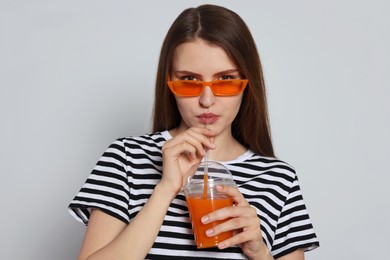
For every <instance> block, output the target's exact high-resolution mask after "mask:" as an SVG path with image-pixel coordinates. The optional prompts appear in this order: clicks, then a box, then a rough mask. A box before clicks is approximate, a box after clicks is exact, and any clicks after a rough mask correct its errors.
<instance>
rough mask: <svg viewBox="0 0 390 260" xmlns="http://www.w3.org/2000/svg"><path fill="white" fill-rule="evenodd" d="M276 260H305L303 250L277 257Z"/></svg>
mask: <svg viewBox="0 0 390 260" xmlns="http://www.w3.org/2000/svg"><path fill="white" fill-rule="evenodd" d="M277 260H305V250H303V248H300V249H297V250H295V251H293V252H291V253H289V254H287V255H284V256H282V257H279V258H278V259H277Z"/></svg>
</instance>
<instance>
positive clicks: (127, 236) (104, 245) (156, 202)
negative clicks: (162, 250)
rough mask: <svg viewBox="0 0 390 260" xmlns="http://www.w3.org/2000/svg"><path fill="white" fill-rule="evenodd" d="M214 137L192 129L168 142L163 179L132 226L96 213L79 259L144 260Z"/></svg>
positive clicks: (90, 221) (207, 130)
mask: <svg viewBox="0 0 390 260" xmlns="http://www.w3.org/2000/svg"><path fill="white" fill-rule="evenodd" d="M214 135H215V133H214V131H212V130H209V129H206V128H190V129H187V130H186V131H184V132H182V133H180V134H178V135H177V136H176V137H174V138H172V139H171V140H169V141H167V142H165V144H164V146H163V148H162V156H163V170H162V171H163V174H162V178H161V181H160V182H159V183H158V184H157V185H156V187H155V189H154V191H153V193H152V195H151V196H150V198H149V199H148V201H147V202H146V203H145V205H144V206H143V207H142V209H141V210H140V211H139V212H138V214H137V215H136V217H135V218H134V219H133V220H132V221H131V222H130V224H129V225H126V224H125V223H123V222H121V221H119V220H117V219H115V218H114V217H111V216H110V215H108V214H106V213H104V212H102V211H99V210H93V211H92V214H91V216H90V219H89V224H88V228H87V232H86V235H85V238H84V242H83V245H82V248H81V252H80V256H79V259H80V260H81V259H83V260H84V259H145V256H146V255H147V253H148V252H149V250H150V248H151V247H152V245H153V243H154V241H155V240H156V237H157V235H158V232H159V230H160V228H161V225H162V223H163V221H164V217H165V215H166V213H167V211H168V208H169V205H170V204H171V202H172V200H173V199H174V198H175V196H176V195H177V193H178V192H179V191H180V189H181V187H182V185H183V180H184V179H186V177H187V176H188V175H189V174H191V173H192V174H193V172H195V170H196V166H197V165H198V164H199V162H200V160H201V159H202V158H203V156H204V154H205V150H204V149H214V148H215V145H214V144H213V143H212V142H211V141H210V140H209V138H210V137H212V136H214Z"/></svg>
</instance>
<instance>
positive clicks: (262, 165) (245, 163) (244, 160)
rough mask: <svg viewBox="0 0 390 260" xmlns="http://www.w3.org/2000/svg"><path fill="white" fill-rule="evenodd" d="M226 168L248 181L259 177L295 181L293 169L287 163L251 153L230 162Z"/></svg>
mask: <svg viewBox="0 0 390 260" xmlns="http://www.w3.org/2000/svg"><path fill="white" fill-rule="evenodd" d="M238 159H240V158H238ZM228 167H229V168H230V169H231V170H233V171H235V172H240V175H241V176H243V177H244V176H245V177H246V178H250V179H252V178H256V177H258V176H260V175H262V177H266V176H268V177H269V178H282V179H284V181H287V182H290V183H292V182H293V181H294V180H295V179H296V172H295V168H294V167H293V166H291V165H290V164H289V163H287V162H285V161H283V160H281V159H279V158H276V157H267V156H262V155H259V154H256V153H254V152H252V151H248V152H246V153H245V155H244V156H242V157H241V160H235V161H232V162H231V163H230V164H229V166H228Z"/></svg>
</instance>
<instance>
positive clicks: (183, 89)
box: [172, 81, 203, 96]
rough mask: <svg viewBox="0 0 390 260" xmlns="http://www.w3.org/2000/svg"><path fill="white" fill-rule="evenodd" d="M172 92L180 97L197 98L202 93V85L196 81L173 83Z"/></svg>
mask: <svg viewBox="0 0 390 260" xmlns="http://www.w3.org/2000/svg"><path fill="white" fill-rule="evenodd" d="M172 83H173V84H172V85H173V90H174V91H175V92H176V94H177V95H180V96H198V95H200V93H201V92H202V88H203V87H202V83H199V82H196V81H173V82H172Z"/></svg>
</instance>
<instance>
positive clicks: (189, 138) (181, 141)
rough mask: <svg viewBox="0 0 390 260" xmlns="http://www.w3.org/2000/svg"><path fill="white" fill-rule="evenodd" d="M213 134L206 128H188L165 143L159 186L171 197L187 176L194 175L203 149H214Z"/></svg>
mask: <svg viewBox="0 0 390 260" xmlns="http://www.w3.org/2000/svg"><path fill="white" fill-rule="evenodd" d="M214 136H215V132H214V131H213V130H210V129H207V128H196V127H192V128H189V129H187V130H185V131H183V132H181V133H179V134H178V135H177V136H175V137H174V138H172V139H171V140H168V141H167V142H165V144H164V145H163V148H162V155H163V175H162V179H161V182H160V185H163V186H164V187H165V188H166V189H168V190H169V191H171V192H172V195H173V196H176V194H177V193H178V192H179V191H180V189H181V188H182V187H183V184H184V182H185V180H186V179H187V178H188V176H191V175H192V174H194V173H195V171H196V169H197V167H198V165H199V163H200V161H201V160H202V158H203V157H204V155H205V149H215V144H214V143H213V142H212V139H213V137H214Z"/></svg>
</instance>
